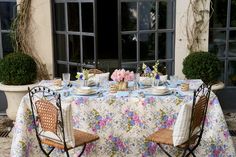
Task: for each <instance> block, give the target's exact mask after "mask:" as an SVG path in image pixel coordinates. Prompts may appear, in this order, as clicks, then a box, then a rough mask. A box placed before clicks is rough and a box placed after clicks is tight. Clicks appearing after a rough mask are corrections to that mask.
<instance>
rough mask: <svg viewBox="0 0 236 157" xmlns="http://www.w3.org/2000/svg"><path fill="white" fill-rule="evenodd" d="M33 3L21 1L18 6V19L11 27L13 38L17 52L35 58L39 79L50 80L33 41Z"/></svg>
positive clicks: (27, 0) (29, 0)
mask: <svg viewBox="0 0 236 157" xmlns="http://www.w3.org/2000/svg"><path fill="white" fill-rule="evenodd" d="M31 2H32V0H21V2H20V4H19V5H18V7H19V8H17V9H18V11H17V15H16V18H15V19H14V21H13V23H12V26H11V38H12V44H13V48H14V51H15V52H22V53H25V54H28V55H30V56H31V57H33V58H34V60H35V62H36V63H37V67H38V79H39V80H42V79H49V74H48V71H47V68H46V65H45V64H43V63H42V60H41V59H40V57H39V56H38V54H37V53H35V52H36V51H35V50H34V42H33V41H32V39H33V38H32V32H31V30H32V29H31V28H30V26H32V25H31V24H32V18H31Z"/></svg>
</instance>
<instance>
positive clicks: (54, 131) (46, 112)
mask: <svg viewBox="0 0 236 157" xmlns="http://www.w3.org/2000/svg"><path fill="white" fill-rule="evenodd" d="M28 92H29V98H30V104H31V110H32V116H33V123H34V126H35V127H34V128H35V132H36V138H37V140H38V143H39V146H40V148H41V150H42V151H43V153H44V154H45V155H46V156H49V155H50V154H51V152H52V151H53V150H54V149H55V148H57V149H61V150H63V151H64V152H65V153H66V155H67V157H68V156H69V152H68V151H69V150H70V149H73V148H75V147H78V146H83V149H82V151H81V153H80V154H79V156H81V155H82V154H83V153H84V150H85V148H86V144H87V143H89V142H93V141H95V140H98V139H99V137H98V136H97V135H93V134H90V133H87V132H83V131H80V130H76V129H73V128H72V127H71V129H70V130H71V132H70V134H71V136H73V140H74V141H73V144H71V143H70V144H68V140H67V137H66V136H68V134H69V131H68V130H67V131H68V132H67V133H66V129H67V128H65V120H64V118H65V113H63V112H64V111H63V109H62V106H61V97H60V94H58V93H56V92H54V91H53V90H51V89H49V88H47V87H44V86H36V87H34V88H32V89H30V88H28ZM68 116H72V115H71V112H70V114H69V115H67V117H68ZM46 132H47V133H49V134H50V136H47V135H46V134H45V133H46ZM52 137H53V138H52ZM55 138H56V139H55ZM45 145H46V146H45ZM48 146H49V147H48Z"/></svg>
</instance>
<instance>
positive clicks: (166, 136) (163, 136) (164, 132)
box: [146, 129, 197, 148]
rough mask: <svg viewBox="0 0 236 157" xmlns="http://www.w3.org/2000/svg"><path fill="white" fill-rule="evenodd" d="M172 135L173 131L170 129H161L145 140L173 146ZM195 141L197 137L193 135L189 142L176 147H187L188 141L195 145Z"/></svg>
mask: <svg viewBox="0 0 236 157" xmlns="http://www.w3.org/2000/svg"><path fill="white" fill-rule="evenodd" d="M172 134H173V130H171V129H161V130H159V131H156V132H155V133H153V134H151V135H149V136H148V137H147V138H146V140H147V141H152V142H156V143H162V144H167V145H171V146H173V136H172ZM196 139H197V136H196V135H194V136H192V138H190V140H188V141H187V142H185V143H183V144H181V145H179V146H178V147H180V148H185V147H188V142H189V141H190V144H193V143H195V140H196Z"/></svg>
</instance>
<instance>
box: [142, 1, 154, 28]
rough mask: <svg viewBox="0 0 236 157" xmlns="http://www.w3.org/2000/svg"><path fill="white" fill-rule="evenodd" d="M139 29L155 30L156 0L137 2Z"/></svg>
mask: <svg viewBox="0 0 236 157" xmlns="http://www.w3.org/2000/svg"><path fill="white" fill-rule="evenodd" d="M138 5H139V29H140V30H155V26H156V2H155V1H153V2H152V1H151V2H149V1H143V2H139V3H138Z"/></svg>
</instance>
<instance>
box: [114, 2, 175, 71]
mask: <svg viewBox="0 0 236 157" xmlns="http://www.w3.org/2000/svg"><path fill="white" fill-rule="evenodd" d="M174 9H175V4H174V1H173V0H145V1H144V0H120V2H119V11H120V12H119V14H120V16H119V17H121V19H120V20H119V26H120V31H119V32H120V34H119V41H120V45H119V54H120V56H119V57H120V60H121V66H122V67H125V68H131V69H132V70H136V69H137V68H138V66H141V65H140V64H142V63H143V62H145V63H147V64H149V63H151V64H154V62H155V61H156V60H157V59H158V60H159V61H161V62H162V63H163V64H164V65H165V66H166V67H167V72H168V73H169V74H171V73H173V65H174V64H173V63H174V22H173V21H174V19H175V18H174Z"/></svg>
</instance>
